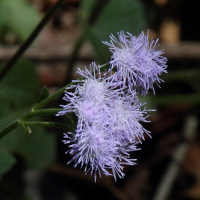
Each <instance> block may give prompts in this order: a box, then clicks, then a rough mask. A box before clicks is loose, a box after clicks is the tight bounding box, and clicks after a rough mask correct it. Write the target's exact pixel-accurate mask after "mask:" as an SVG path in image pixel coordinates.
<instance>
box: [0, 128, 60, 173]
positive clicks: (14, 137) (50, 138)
mask: <svg viewBox="0 0 200 200" xmlns="http://www.w3.org/2000/svg"><path fill="white" fill-rule="evenodd" d="M0 144H1V145H4V146H6V147H7V148H8V149H9V150H10V151H12V152H14V153H15V154H18V155H20V156H22V158H24V161H25V164H26V165H27V167H29V168H31V169H37V170H42V169H43V168H44V167H47V166H48V165H49V164H50V163H51V162H53V160H54V158H55V148H56V145H55V137H54V135H52V134H48V133H46V131H45V129H43V128H41V127H39V128H38V127H37V128H34V129H33V133H32V134H31V135H29V134H26V133H25V132H24V131H23V129H21V128H18V129H16V130H14V131H12V132H11V133H9V134H8V135H6V136H5V137H4V138H3V139H1V141H0Z"/></svg>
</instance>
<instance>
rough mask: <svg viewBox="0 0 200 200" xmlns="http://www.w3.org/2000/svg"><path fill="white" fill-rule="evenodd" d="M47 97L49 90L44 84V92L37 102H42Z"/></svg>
mask: <svg viewBox="0 0 200 200" xmlns="http://www.w3.org/2000/svg"><path fill="white" fill-rule="evenodd" d="M47 97H49V90H48V88H47V87H46V86H44V87H43V90H42V94H41V95H40V98H39V100H38V101H37V103H40V102H41V101H42V100H44V99H46V98H47Z"/></svg>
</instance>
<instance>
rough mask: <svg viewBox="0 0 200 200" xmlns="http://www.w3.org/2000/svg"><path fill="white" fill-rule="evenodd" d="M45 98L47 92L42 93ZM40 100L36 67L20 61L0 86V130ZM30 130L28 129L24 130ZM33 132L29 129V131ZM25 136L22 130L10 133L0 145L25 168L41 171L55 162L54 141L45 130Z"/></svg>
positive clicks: (35, 130) (37, 130) (41, 129)
mask: <svg viewBox="0 0 200 200" xmlns="http://www.w3.org/2000/svg"><path fill="white" fill-rule="evenodd" d="M45 93H46V94H47V90H45ZM38 96H39V83H38V77H37V74H36V71H35V66H34V65H33V64H32V63H31V62H28V61H24V60H21V61H20V62H18V63H17V64H16V65H15V67H14V68H12V70H11V71H10V72H9V73H8V75H7V76H6V78H5V79H3V81H2V82H1V84H0V102H1V105H2V106H1V109H0V129H2V128H4V127H5V126H6V125H8V124H9V123H10V122H12V121H13V120H16V119H17V118H18V117H20V116H22V114H25V112H26V111H28V110H30V109H31V107H32V106H33V105H34V103H35V102H36V101H37V99H38ZM25 128H27V129H29V127H25ZM31 129H32V127H31ZM32 130H33V133H32V134H31V135H30V134H27V133H26V132H25V131H24V130H23V128H22V127H19V128H17V129H16V130H13V131H12V132H10V133H9V134H7V135H6V136H5V137H4V138H3V139H1V141H0V145H4V146H6V148H8V149H9V150H10V151H11V152H13V153H14V154H17V155H20V156H21V157H22V158H23V159H24V162H25V163H26V165H27V167H29V168H34V169H43V168H44V167H46V166H47V165H48V164H49V163H51V162H52V161H53V159H54V156H55V155H54V154H55V137H54V136H53V135H51V134H48V133H47V132H46V129H44V128H41V127H40V128H33V129H32Z"/></svg>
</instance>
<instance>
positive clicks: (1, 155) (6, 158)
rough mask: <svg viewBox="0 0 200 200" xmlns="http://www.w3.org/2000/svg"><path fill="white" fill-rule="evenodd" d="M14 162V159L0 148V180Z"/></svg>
mask: <svg viewBox="0 0 200 200" xmlns="http://www.w3.org/2000/svg"><path fill="white" fill-rule="evenodd" d="M15 162H16V160H15V158H14V157H13V156H12V155H11V154H10V153H9V152H8V151H7V150H6V149H4V148H2V146H0V163H1V164H0V178H1V177H2V175H3V174H5V173H6V172H7V171H9V170H10V168H11V167H12V166H13V165H14V164H15Z"/></svg>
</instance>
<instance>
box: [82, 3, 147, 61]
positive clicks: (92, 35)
mask: <svg viewBox="0 0 200 200" xmlns="http://www.w3.org/2000/svg"><path fill="white" fill-rule="evenodd" d="M94 5H95V1H94V0H93V1H90V0H85V1H83V4H82V12H83V13H84V14H85V16H86V18H87V19H88V18H89V15H90V14H91V9H93V7H94ZM146 26H147V22H146V19H145V13H144V7H143V4H142V2H141V1H139V0H111V1H109V3H108V4H107V5H106V7H105V9H104V10H103V12H102V13H101V15H100V16H99V18H98V20H97V22H96V23H95V25H94V27H92V28H91V30H90V31H88V39H89V40H90V42H91V44H92V45H93V48H94V50H95V52H96V57H97V59H98V60H99V61H100V62H101V63H104V62H106V61H107V59H108V58H109V57H110V55H111V54H110V53H109V50H108V47H106V46H105V45H104V44H102V42H101V41H109V35H110V34H111V33H113V34H114V35H115V36H117V32H119V31H120V30H123V31H125V32H127V31H128V32H130V33H131V34H133V35H137V34H138V33H140V31H142V30H143V29H145V28H146ZM86 28H88V27H86Z"/></svg>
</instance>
